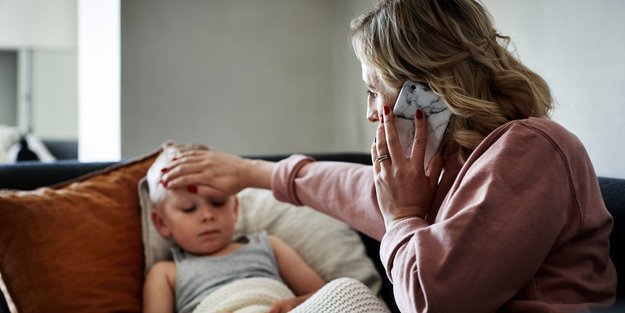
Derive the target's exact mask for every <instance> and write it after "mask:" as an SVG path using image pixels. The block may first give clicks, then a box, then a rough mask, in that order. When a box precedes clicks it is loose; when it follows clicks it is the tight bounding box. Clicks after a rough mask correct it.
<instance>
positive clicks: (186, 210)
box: [181, 205, 196, 213]
mask: <svg viewBox="0 0 625 313" xmlns="http://www.w3.org/2000/svg"><path fill="white" fill-rule="evenodd" d="M195 209H196V206H195V205H193V206H188V207H183V208H181V211H182V212H184V213H193V212H195Z"/></svg>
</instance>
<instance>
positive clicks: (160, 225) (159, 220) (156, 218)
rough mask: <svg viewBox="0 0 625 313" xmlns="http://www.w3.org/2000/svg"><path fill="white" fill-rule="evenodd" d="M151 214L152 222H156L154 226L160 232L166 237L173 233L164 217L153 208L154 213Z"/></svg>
mask: <svg viewBox="0 0 625 313" xmlns="http://www.w3.org/2000/svg"><path fill="white" fill-rule="evenodd" d="M150 216H151V217H152V223H154V227H155V228H156V230H157V231H158V233H159V234H161V236H163V237H164V238H168V237H169V236H170V235H171V232H170V231H169V227H167V223H166V222H165V220H164V219H163V217H162V216H161V215H160V214H159V213H158V211H156V210H152V214H151V215H150Z"/></svg>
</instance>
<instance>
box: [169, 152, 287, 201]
mask: <svg viewBox="0 0 625 313" xmlns="http://www.w3.org/2000/svg"><path fill="white" fill-rule="evenodd" d="M274 164H275V163H273V162H268V161H261V160H249V159H243V158H240V157H238V156H236V155H233V154H228V153H223V152H219V151H215V150H193V151H187V152H183V153H181V154H180V155H179V156H178V157H176V158H175V159H174V160H173V161H172V162H171V163H169V164H167V165H166V166H165V167H164V168H163V172H164V174H163V177H162V182H163V185H164V186H165V187H166V188H171V189H175V188H185V187H186V188H187V190H189V191H191V192H195V193H198V194H200V195H204V196H209V197H224V196H229V195H232V194H235V193H238V192H239V191H241V190H242V189H244V188H247V187H257V188H266V189H269V188H271V173H272V171H273V167H274Z"/></svg>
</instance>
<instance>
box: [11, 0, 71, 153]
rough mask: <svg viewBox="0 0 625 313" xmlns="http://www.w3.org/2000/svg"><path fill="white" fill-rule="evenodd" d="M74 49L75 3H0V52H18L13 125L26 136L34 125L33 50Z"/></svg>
mask: <svg viewBox="0 0 625 313" xmlns="http://www.w3.org/2000/svg"><path fill="white" fill-rule="evenodd" d="M75 49H76V0H0V50H17V51H18V52H19V54H18V64H20V66H19V67H18V78H19V80H18V90H19V96H18V99H19V100H18V104H17V126H18V127H19V128H20V129H22V130H23V131H25V132H26V134H27V135H28V134H31V133H32V132H33V126H34V125H33V100H34V88H33V87H34V85H33V79H34V73H35V68H34V66H35V64H34V59H35V55H36V53H37V51H56V50H75ZM22 143H23V145H22V146H23V147H24V146H25V145H26V141H24V140H22Z"/></svg>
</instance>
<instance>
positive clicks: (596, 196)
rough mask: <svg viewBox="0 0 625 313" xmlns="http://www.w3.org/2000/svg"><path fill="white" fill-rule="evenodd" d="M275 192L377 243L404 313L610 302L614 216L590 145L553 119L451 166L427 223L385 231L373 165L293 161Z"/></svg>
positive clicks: (518, 129)
mask: <svg viewBox="0 0 625 313" xmlns="http://www.w3.org/2000/svg"><path fill="white" fill-rule="evenodd" d="M450 164H453V162H450ZM272 189H273V192H274V195H275V196H276V198H278V199H279V200H282V201H287V202H291V203H293V204H297V205H302V204H304V205H308V206H310V207H313V208H315V209H317V210H319V211H321V212H324V213H327V214H329V215H331V216H334V217H336V218H338V219H341V220H343V221H345V222H346V223H348V224H350V225H352V226H353V227H354V228H356V229H358V230H360V231H362V232H363V233H365V234H368V235H369V236H371V237H373V238H377V239H381V240H382V243H381V248H380V257H381V260H382V263H383V264H384V266H385V268H386V271H387V275H388V277H389V279H390V280H391V282H392V283H393V286H394V295H395V299H396V301H397V304H398V306H399V308H400V309H401V311H402V312H579V311H580V310H581V311H582V312H583V311H584V310H585V309H587V308H588V307H594V306H596V305H603V306H605V305H611V304H613V303H614V301H615V297H616V270H615V268H614V265H613V264H612V262H611V261H610V256H609V235H610V231H611V230H612V217H611V216H610V214H609V212H608V211H607V209H606V208H605V205H604V203H603V199H602V197H601V193H600V190H599V186H598V183H597V177H596V175H595V172H594V169H593V167H592V164H591V162H590V160H589V158H588V155H587V153H586V151H585V149H584V147H583V146H582V144H581V143H580V142H579V140H578V139H577V138H576V137H575V136H574V135H572V134H571V133H569V132H568V131H566V130H565V129H564V128H562V127H561V126H560V125H558V124H556V123H555V122H553V121H550V120H547V119H537V118H530V119H527V120H520V121H513V122H510V123H508V124H506V125H503V126H501V127H499V128H498V129H496V130H495V131H494V132H493V133H491V134H490V135H489V136H488V137H487V138H486V139H485V140H484V141H483V142H482V143H481V144H480V146H479V147H478V148H477V149H476V150H475V151H474V152H473V153H472V154H471V156H470V158H469V159H468V160H467V162H466V163H465V164H464V165H463V166H462V167H460V166H456V168H455V169H454V167H453V166H451V165H449V166H446V169H445V174H444V175H443V178H442V180H441V185H440V186H439V188H438V191H437V195H436V197H435V198H436V199H438V200H435V205H433V207H432V208H431V209H430V213H429V215H428V218H427V220H424V219H420V218H416V217H415V218H407V219H405V220H403V221H401V222H399V223H397V224H395V225H394V226H393V227H392V228H390V229H385V227H384V222H383V220H382V216H381V214H380V212H379V208H378V205H377V202H376V197H375V188H374V183H373V173H372V169H371V167H370V166H363V165H359V164H349V163H340V162H313V161H312V159H310V158H306V157H304V156H298V155H295V156H292V157H290V158H288V159H286V160H284V161H281V162H279V163H278V164H277V166H276V168H275V170H274V172H273V177H272ZM406 192H411V191H409V190H406ZM439 203H440V205H439Z"/></svg>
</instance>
